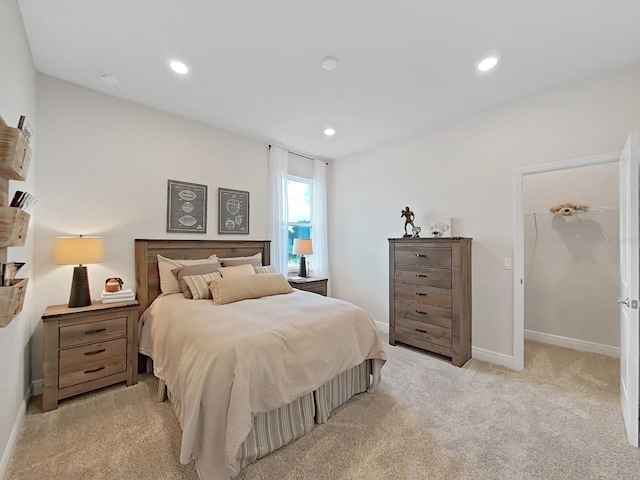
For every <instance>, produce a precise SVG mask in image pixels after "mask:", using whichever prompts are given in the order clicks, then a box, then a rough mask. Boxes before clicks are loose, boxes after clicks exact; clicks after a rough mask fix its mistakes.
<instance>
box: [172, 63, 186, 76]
mask: <svg viewBox="0 0 640 480" xmlns="http://www.w3.org/2000/svg"><path fill="white" fill-rule="evenodd" d="M169 66H170V67H171V70H173V71H174V72H176V73H179V74H180V75H184V74H186V73H188V72H189V67H187V66H186V65H185V64H184V63H182V62H180V61H178V60H172V61H171V63H169Z"/></svg>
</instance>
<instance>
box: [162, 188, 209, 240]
mask: <svg viewBox="0 0 640 480" xmlns="http://www.w3.org/2000/svg"><path fill="white" fill-rule="evenodd" d="M167 232H174V233H179V232H181V233H207V186H206V185H199V184H197V183H187V182H179V181H177V180H169V181H168V187H167Z"/></svg>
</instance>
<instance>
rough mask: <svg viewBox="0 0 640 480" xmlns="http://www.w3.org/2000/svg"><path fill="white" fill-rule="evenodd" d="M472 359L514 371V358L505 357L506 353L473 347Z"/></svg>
mask: <svg viewBox="0 0 640 480" xmlns="http://www.w3.org/2000/svg"><path fill="white" fill-rule="evenodd" d="M471 358H475V359H476V360H481V361H483V362H488V363H495V364H496V365H501V366H503V367H507V368H511V369H513V356H511V355H505V354H504V353H498V352H493V351H491V350H485V349H484V348H479V347H471Z"/></svg>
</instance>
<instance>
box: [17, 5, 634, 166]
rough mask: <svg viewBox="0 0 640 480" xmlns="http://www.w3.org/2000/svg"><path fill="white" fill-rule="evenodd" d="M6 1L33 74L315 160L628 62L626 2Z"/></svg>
mask: <svg viewBox="0 0 640 480" xmlns="http://www.w3.org/2000/svg"><path fill="white" fill-rule="evenodd" d="M19 3H20V7H21V11H22V15H23V18H24V23H25V27H26V30H27V35H28V38H29V42H30V45H31V49H32V52H33V58H34V61H35V65H36V68H37V70H38V71H40V72H43V73H46V74H48V75H52V76H54V77H59V78H62V79H65V80H68V81H70V82H73V83H77V84H79V85H83V86H85V87H88V88H92V89H95V90H98V91H101V92H105V93H108V94H110V95H114V96H117V97H121V98H125V99H128V100H132V101H135V102H139V103H142V104H145V105H149V106H153V107H156V108H159V109H161V110H165V111H168V112H172V113H176V114H179V115H183V116H185V117H188V118H192V119H195V120H198V121H201V122H204V123H207V124H210V125H214V126H216V127H220V128H223V129H226V130H230V131H234V132H238V133H241V134H245V135H248V136H251V137H254V138H257V139H260V140H265V141H268V142H276V143H280V144H283V145H286V146H289V147H291V148H293V149H297V150H299V151H302V152H308V153H312V154H315V155H318V156H321V157H324V158H338V157H341V156H344V155H347V154H350V153H354V152H357V151H360V150H364V149H367V148H370V147H373V146H375V145H378V144H381V143H384V142H387V141H389V140H392V139H394V138H398V137H401V136H405V135H408V134H410V133H412V132H416V131H420V130H425V129H429V128H432V127H435V126H437V125H439V124H442V123H443V122H447V121H451V120H454V119H456V118H459V117H461V116H464V115H469V114H471V113H475V112H479V111H482V110H486V109H488V108H491V107H493V106H496V105H498V104H501V103H504V102H506V101H509V100H513V99H515V98H518V97H523V96H526V95H530V94H532V93H535V92H538V91H541V90H543V89H545V88H548V87H551V86H554V85H559V84H563V83H567V82H570V81H572V80H575V79H577V78H580V77H584V76H591V75H597V74H601V73H604V72H607V71H610V70H615V69H619V68H623V67H625V66H627V65H630V64H634V63H640V1H639V0H606V1H605V0H484V1H477V0H476V1H471V0H324V1H319V0H316V1H311V0H223V1H221V0H55V1H51V0H19ZM491 53H497V54H499V55H500V58H501V63H500V64H499V65H498V67H497V68H496V69H495V70H494V71H492V72H491V73H488V74H478V73H477V72H476V71H475V69H474V65H475V63H476V62H477V61H478V60H479V59H481V58H482V57H484V56H486V55H487V54H491ZM328 55H332V56H335V57H338V59H339V60H340V64H339V67H338V68H337V69H336V70H334V71H327V70H324V69H323V68H322V67H321V63H320V62H321V60H322V58H324V57H325V56H328ZM174 58H177V59H181V60H182V61H184V62H185V63H186V64H187V65H188V66H189V67H190V68H191V71H190V73H189V74H188V75H186V76H182V77H181V76H178V75H176V74H175V73H173V72H171V71H170V70H169V69H168V67H167V64H168V61H169V60H170V59H174ZM103 73H109V74H111V75H114V76H116V77H117V78H119V79H120V81H121V83H120V85H119V86H117V87H114V86H109V85H107V84H105V83H103V82H102V81H101V80H100V76H101V75H102V74H103ZM328 126H332V127H334V128H335V129H336V131H337V133H336V135H335V136H334V137H325V136H324V134H323V130H324V129H325V128H326V127H328Z"/></svg>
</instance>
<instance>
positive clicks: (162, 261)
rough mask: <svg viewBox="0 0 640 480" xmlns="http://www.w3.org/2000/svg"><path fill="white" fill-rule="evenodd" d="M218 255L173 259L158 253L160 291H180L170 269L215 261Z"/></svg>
mask: <svg viewBox="0 0 640 480" xmlns="http://www.w3.org/2000/svg"><path fill="white" fill-rule="evenodd" d="M217 262H218V257H216V256H215V255H211V256H210V257H209V258H203V259H200V260H174V259H172V258H166V257H163V256H162V255H158V274H159V275H160V291H161V292H162V293H180V292H182V290H181V289H180V284H179V283H178V279H177V278H176V276H175V275H174V273H173V272H172V271H171V270H173V269H174V268H179V267H186V266H188V265H200V264H204V263H217Z"/></svg>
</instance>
